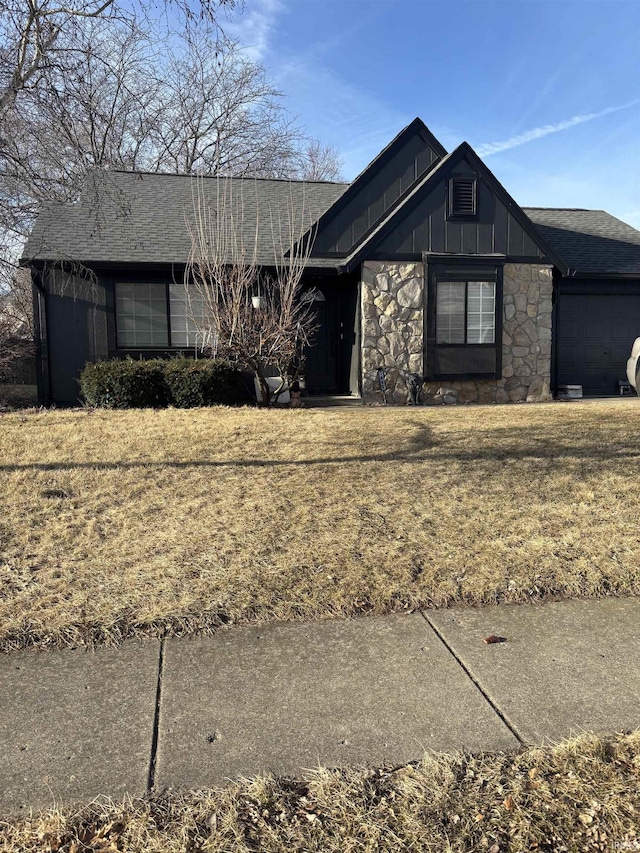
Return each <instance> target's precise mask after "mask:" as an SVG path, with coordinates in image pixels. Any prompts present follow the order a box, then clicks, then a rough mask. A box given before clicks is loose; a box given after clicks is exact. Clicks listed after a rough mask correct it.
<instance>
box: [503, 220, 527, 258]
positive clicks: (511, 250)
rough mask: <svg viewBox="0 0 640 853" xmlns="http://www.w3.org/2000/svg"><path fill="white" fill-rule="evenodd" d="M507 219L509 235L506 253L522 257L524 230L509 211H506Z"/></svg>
mask: <svg viewBox="0 0 640 853" xmlns="http://www.w3.org/2000/svg"><path fill="white" fill-rule="evenodd" d="M507 216H508V221H509V237H508V243H507V254H508V255H515V256H516V257H522V256H523V255H524V254H525V252H524V231H523V230H522V226H521V225H520V223H519V222H516V220H515V219H514V218H513V216H512V215H511V214H510V213H507Z"/></svg>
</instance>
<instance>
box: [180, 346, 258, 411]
mask: <svg viewBox="0 0 640 853" xmlns="http://www.w3.org/2000/svg"><path fill="white" fill-rule="evenodd" d="M164 380H165V384H166V387H167V394H168V398H169V403H170V404H171V405H173V406H177V407H178V408H180V409H191V408H193V407H194V406H213V405H215V404H216V403H224V404H226V405H233V404H234V403H239V402H241V400H242V399H243V395H242V392H241V387H240V375H239V373H238V371H237V370H236V369H235V368H234V367H232V366H231V365H230V364H229V363H228V362H226V361H219V360H214V359H208V358H203V359H200V360H198V361H194V359H192V358H172V359H170V360H169V361H167V362H166V363H165V368H164Z"/></svg>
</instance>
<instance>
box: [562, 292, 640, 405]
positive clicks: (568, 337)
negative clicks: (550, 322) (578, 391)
mask: <svg viewBox="0 0 640 853" xmlns="http://www.w3.org/2000/svg"><path fill="white" fill-rule="evenodd" d="M637 337H640V292H638V293H637V294H629V293H624V294H606V295H605V294H582V293H561V295H560V300H559V304H558V329H557V337H556V344H557V367H558V374H557V377H558V379H557V381H558V385H582V392H583V394H585V395H587V396H604V395H609V394H617V393H618V380H619V379H626V364H627V359H628V358H629V355H630V354H631V346H632V344H633V342H634V340H635V339H636V338H637Z"/></svg>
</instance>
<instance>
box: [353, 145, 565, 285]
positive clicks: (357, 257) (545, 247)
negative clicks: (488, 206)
mask: <svg viewBox="0 0 640 853" xmlns="http://www.w3.org/2000/svg"><path fill="white" fill-rule="evenodd" d="M462 160H466V161H467V162H468V163H470V164H471V165H472V166H473V168H474V169H475V171H476V172H477V174H478V175H479V176H480V177H481V178H482V180H484V181H485V183H486V184H487V185H488V186H489V187H490V188H491V190H492V191H493V192H494V193H495V195H496V196H497V197H498V198H499V199H500V201H501V202H502V203H503V204H504V205H505V207H506V208H507V210H508V212H509V213H510V214H511V215H512V216H513V217H514V219H515V220H516V221H517V222H518V223H519V225H520V226H521V227H522V229H523V231H524V232H525V233H526V234H527V235H528V236H529V237H530V238H531V240H532V241H533V242H534V243H535V244H536V246H537V247H538V248H539V250H540V251H541V253H542V254H543V255H544V256H545V257H546V258H548V259H549V261H551V262H552V263H554V264H555V265H556V266H557V267H558V268H559V269H561V270H563V271H564V270H565V269H566V266H565V264H564V263H563V261H562V259H561V257H560V256H559V255H558V254H557V253H556V252H555V250H554V249H553V248H552V246H551V245H550V244H549V243H548V242H547V240H545V238H544V237H543V236H541V234H540V233H539V231H538V230H537V229H536V228H535V226H534V225H533V223H532V222H531V220H530V219H529V217H528V216H527V215H526V213H524V212H523V210H522V208H521V207H520V206H519V205H518V204H517V203H516V202H515V201H514V199H513V198H512V197H511V196H510V195H509V193H508V192H507V191H506V190H505V188H504V187H503V186H502V184H501V183H500V182H499V181H498V179H497V178H496V177H495V175H494V174H493V173H492V172H491V171H490V169H489V168H488V167H487V166H486V165H485V164H484V163H483V162H482V160H481V159H480V158H479V157H478V155H477V154H476V153H475V151H474V150H473V148H471V146H470V145H469V143H468V142H462V143H461V144H460V145H459V146H458V147H457V148H456V149H455V150H454V151H452V152H451V153H450V154H447V155H446V157H443V159H442V160H440V162H439V163H438V164H437V165H436V166H435V167H434V168H433V169H431V170H430V171H429V172H427V173H426V174H425V175H424V177H423V178H422V179H421V180H420V181H418V182H417V183H416V184H415V185H414V186H413V187H412V188H411V190H410V191H409V192H408V193H407V194H406V195H405V196H402V197H401V198H399V199H398V201H397V202H396V204H395V205H394V206H393V207H392V208H391V209H390V210H389V211H388V213H387V215H386V216H385V217H384V219H382V220H381V221H380V223H379V224H378V225H377V226H376V228H375V229H373V231H371V232H370V233H369V234H367V235H365V237H364V238H363V239H362V240H361V241H360V243H359V244H358V245H357V246H356V247H355V248H354V250H353V251H352V252H351V254H350V255H349V257H348V258H347V259H346V260H345V263H344V265H345V268H346V269H347V270H349V269H353V267H354V266H356V265H357V264H358V263H360V261H361V260H363V258H364V256H365V255H366V254H367V253H368V252H370V251H372V250H373V249H374V248H375V246H376V245H377V244H378V243H379V242H380V241H381V240H382V239H383V238H384V236H385V235H386V234H387V233H389V231H390V229H391V228H392V227H393V223H394V220H397V218H398V217H399V216H400V215H401V214H402V213H403V212H408V211H409V210H411V209H412V207H413V206H414V205H415V204H417V203H418V202H419V201H420V200H421V199H422V198H423V197H424V196H425V195H426V194H427V193H428V192H429V191H430V189H431V188H432V187H433V185H435V184H436V182H437V181H439V180H440V179H441V178H442V175H443V173H445V172H447V171H448V170H449V169H451V168H453V167H454V166H455V165H456V164H457V163H459V162H460V161H462Z"/></svg>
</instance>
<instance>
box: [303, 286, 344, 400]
mask: <svg viewBox="0 0 640 853" xmlns="http://www.w3.org/2000/svg"><path fill="white" fill-rule="evenodd" d="M303 298H304V299H306V300H309V301H310V302H312V303H313V308H314V311H315V314H316V325H317V327H318V328H317V330H316V333H315V335H314V338H313V343H312V344H311V346H309V347H307V349H306V352H305V355H306V364H305V369H304V374H305V379H306V386H307V390H308V391H309V393H310V394H318V393H323V392H324V393H326V392H335V391H337V389H338V378H337V377H338V341H339V337H340V335H339V329H338V300H337V294H336V293H335V289H334V288H329V287H328V288H324V289H323V288H322V287H310V288H308V289H307V290H306V291H305V294H304V296H303Z"/></svg>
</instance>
